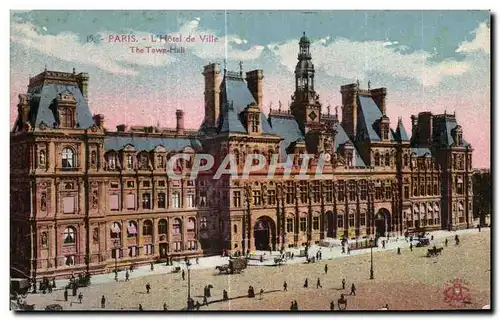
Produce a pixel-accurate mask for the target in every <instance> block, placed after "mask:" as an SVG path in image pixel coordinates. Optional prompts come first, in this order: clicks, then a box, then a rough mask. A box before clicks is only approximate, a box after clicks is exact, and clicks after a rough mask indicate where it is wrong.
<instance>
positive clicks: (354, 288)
mask: <svg viewBox="0 0 500 320" xmlns="http://www.w3.org/2000/svg"><path fill="white" fill-rule="evenodd" d="M350 295H351V296H355V295H356V286H354V283H353V284H352V286H351V294H350Z"/></svg>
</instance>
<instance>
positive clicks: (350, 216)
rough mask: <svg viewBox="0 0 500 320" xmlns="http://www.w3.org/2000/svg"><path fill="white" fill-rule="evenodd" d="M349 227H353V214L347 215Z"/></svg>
mask: <svg viewBox="0 0 500 320" xmlns="http://www.w3.org/2000/svg"><path fill="white" fill-rule="evenodd" d="M349 227H354V213H349Z"/></svg>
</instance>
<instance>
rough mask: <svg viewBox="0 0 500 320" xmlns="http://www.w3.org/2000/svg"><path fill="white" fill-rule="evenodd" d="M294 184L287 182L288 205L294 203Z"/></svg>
mask: <svg viewBox="0 0 500 320" xmlns="http://www.w3.org/2000/svg"><path fill="white" fill-rule="evenodd" d="M293 191H294V190H293V182H292V181H287V183H286V203H287V204H292V203H293V202H294V199H293Z"/></svg>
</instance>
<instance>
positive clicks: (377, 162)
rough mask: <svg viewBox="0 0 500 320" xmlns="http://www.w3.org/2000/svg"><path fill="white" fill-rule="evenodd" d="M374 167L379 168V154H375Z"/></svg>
mask: <svg viewBox="0 0 500 320" xmlns="http://www.w3.org/2000/svg"><path fill="white" fill-rule="evenodd" d="M375 166H380V154H379V153H378V151H377V152H375Z"/></svg>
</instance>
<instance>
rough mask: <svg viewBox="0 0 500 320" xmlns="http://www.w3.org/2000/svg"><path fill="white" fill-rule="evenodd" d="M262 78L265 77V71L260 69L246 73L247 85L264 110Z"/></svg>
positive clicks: (260, 107)
mask: <svg viewBox="0 0 500 320" xmlns="http://www.w3.org/2000/svg"><path fill="white" fill-rule="evenodd" d="M262 79H264V72H263V71H262V70H260V69H257V70H252V71H249V72H247V73H246V79H245V80H246V81H247V87H248V90H249V91H250V93H252V96H253V98H254V99H255V102H256V103H257V106H258V107H259V110H260V111H262Z"/></svg>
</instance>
